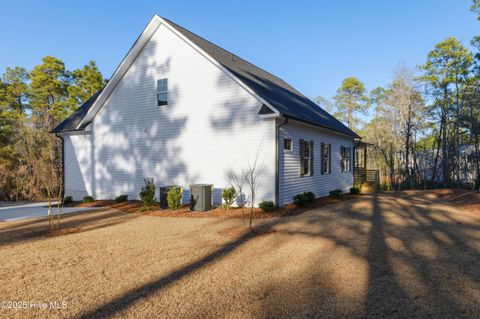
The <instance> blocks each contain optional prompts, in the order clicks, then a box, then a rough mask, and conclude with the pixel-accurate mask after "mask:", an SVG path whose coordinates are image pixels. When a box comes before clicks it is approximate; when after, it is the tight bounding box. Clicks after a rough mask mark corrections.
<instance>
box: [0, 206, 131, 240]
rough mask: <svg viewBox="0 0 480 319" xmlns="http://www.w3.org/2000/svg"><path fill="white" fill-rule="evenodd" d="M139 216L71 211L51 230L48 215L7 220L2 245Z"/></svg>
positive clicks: (0, 234)
mask: <svg viewBox="0 0 480 319" xmlns="http://www.w3.org/2000/svg"><path fill="white" fill-rule="evenodd" d="M138 216H139V215H136V214H126V213H123V212H119V211H115V210H111V209H98V210H92V211H87V212H78V213H69V214H65V215H63V216H62V217H61V219H60V228H59V230H58V231H56V230H54V231H51V230H50V226H49V223H48V218H47V217H45V218H43V217H42V218H34V219H31V220H28V221H25V222H5V223H4V224H3V223H2V224H0V246H6V245H10V244H14V243H20V242H26V241H34V240H42V239H46V238H48V237H49V236H55V235H67V234H71V233H80V232H86V231H92V230H95V229H100V228H105V227H109V226H114V225H117V224H120V223H124V222H127V221H129V220H132V219H134V218H137V217H138ZM54 222H55V224H56V222H57V220H56V216H55V221H54ZM5 224H6V225H5Z"/></svg>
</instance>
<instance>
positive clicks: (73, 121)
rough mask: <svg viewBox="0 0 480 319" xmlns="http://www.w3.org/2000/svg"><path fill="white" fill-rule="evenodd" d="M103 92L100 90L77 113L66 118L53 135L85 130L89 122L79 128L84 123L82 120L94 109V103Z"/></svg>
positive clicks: (53, 131)
mask: <svg viewBox="0 0 480 319" xmlns="http://www.w3.org/2000/svg"><path fill="white" fill-rule="evenodd" d="M101 92H102V90H99V91H98V92H97V93H95V94H94V95H92V96H91V97H90V98H89V99H88V100H86V101H85V103H83V104H82V106H80V107H79V108H78V109H76V110H75V112H73V113H72V115H70V116H69V117H68V118H66V119H65V120H64V121H63V122H61V123H60V124H58V125H57V127H55V128H54V129H53V130H52V133H61V132H70V131H78V130H82V129H84V128H85V127H86V126H87V125H88V124H89V122H86V123H84V125H82V126H81V127H79V128H78V125H79V124H80V122H81V121H82V119H83V118H84V117H85V115H87V112H88V111H89V110H90V108H91V107H92V105H93V103H94V102H95V101H96V100H97V97H98V96H99V95H100V93H101Z"/></svg>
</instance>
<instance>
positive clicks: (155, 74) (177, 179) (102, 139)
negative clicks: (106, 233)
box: [53, 16, 359, 205]
mask: <svg viewBox="0 0 480 319" xmlns="http://www.w3.org/2000/svg"><path fill="white" fill-rule="evenodd" d="M53 132H54V133H56V134H57V135H59V136H60V137H62V138H63V140H64V144H63V145H64V179H65V180H64V189H65V195H70V196H73V198H74V199H76V200H78V199H81V198H83V197H84V196H86V195H90V196H93V197H94V198H96V199H109V198H114V197H116V196H118V195H121V194H128V195H129V198H132V199H133V198H138V193H139V191H140V189H141V187H142V186H143V185H144V179H145V178H153V179H154V182H155V184H156V186H157V187H160V186H163V185H172V184H176V185H181V186H183V187H184V189H185V190H188V189H189V185H190V184H194V183H208V184H213V185H214V187H215V196H214V201H215V202H217V203H218V202H220V201H221V197H220V191H221V189H222V188H224V187H226V186H229V185H230V181H229V177H228V176H229V172H230V171H231V170H232V169H233V170H235V171H237V172H239V171H241V170H242V169H244V168H246V167H248V166H249V165H252V164H253V163H254V161H255V158H257V162H258V163H260V165H263V166H264V172H263V174H262V175H261V178H260V181H259V185H258V190H257V193H258V196H257V203H258V202H260V201H263V200H272V201H274V202H275V203H277V204H279V205H283V204H285V203H289V202H291V201H292V197H293V196H294V195H295V194H298V193H301V192H304V191H312V192H314V193H315V194H316V195H317V196H323V195H328V192H329V191H330V190H333V189H337V188H340V189H342V190H344V191H348V189H349V187H351V186H352V184H353V172H352V170H353V150H352V149H353V145H354V141H355V139H357V138H359V136H358V135H357V134H356V133H354V132H353V131H351V130H350V129H349V128H347V127H346V126H345V125H343V124H342V123H340V122H339V121H338V120H336V119H335V118H334V117H333V116H331V115H330V114H328V113H327V112H326V111H324V110H323V109H321V108H320V107H319V106H317V105H316V104H315V103H313V102H312V101H310V100H309V99H308V98H306V97H305V96H303V95H302V94H301V93H300V92H298V91H297V90H295V89H294V88H292V87H291V86H290V85H288V84H287V83H286V82H284V81H283V80H281V79H279V78H277V77H276V76H274V75H272V74H270V73H268V72H266V71H264V70H262V69H260V68H258V67H256V66H254V65H253V64H251V63H249V62H247V61H245V60H243V59H241V58H239V57H238V56H236V55H234V54H232V53H230V52H228V51H225V50H224V49H222V48H220V47H218V46H216V45H214V44H212V43H211V42H208V41H207V40H205V39H203V38H201V37H199V36H197V35H195V34H193V33H191V32H190V31H187V30H185V29H184V28H182V27H180V26H178V25H176V24H175V23H173V22H171V21H169V20H167V19H165V18H161V17H159V16H154V17H153V18H152V20H151V21H150V22H149V23H148V25H147V26H146V28H145V30H144V31H143V32H142V34H141V35H140V36H139V38H138V39H137V41H136V42H135V43H134V45H133V47H132V48H131V49H130V51H129V52H128V54H127V55H126V57H125V58H124V59H123V61H122V62H121V63H120V65H119V66H118V68H117V70H116V71H115V73H114V74H113V76H112V77H111V79H110V81H109V82H108V84H107V85H106V86H105V88H104V89H103V90H102V91H101V92H98V93H97V94H95V95H94V96H92V98H90V99H89V100H88V101H87V102H86V103H85V104H84V105H83V106H81V107H80V108H79V109H78V110H76V111H75V112H74V113H73V114H72V115H71V116H70V117H69V118H67V119H66V120H65V121H63V122H62V123H60V124H59V125H58V127H56V128H55V129H54V130H53ZM157 191H158V190H157ZM157 197H158V193H157ZM188 198H189V195H188V192H185V195H184V201H185V202H187V201H188Z"/></svg>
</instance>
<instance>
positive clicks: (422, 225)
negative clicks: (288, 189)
mask: <svg viewBox="0 0 480 319" xmlns="http://www.w3.org/2000/svg"><path fill="white" fill-rule="evenodd" d="M398 197H400V199H399V198H398ZM439 209H441V207H440V208H439ZM436 214H438V211H437V210H432V209H429V208H428V207H425V206H424V205H421V206H419V205H417V204H412V202H411V201H409V199H408V196H399V195H398V194H396V195H390V194H384V195H373V196H370V197H364V198H361V199H358V200H355V201H349V202H345V203H340V204H339V205H337V206H331V207H328V208H327V209H320V210H315V211H312V212H307V213H305V214H302V215H298V216H293V217H285V218H278V219H274V220H269V221H266V222H264V223H261V225H262V227H264V230H265V231H268V230H274V231H275V234H274V235H273V236H272V237H270V238H276V239H277V241H280V242H282V241H283V243H286V242H288V240H289V237H292V240H293V237H295V238H297V239H298V238H301V237H304V238H305V240H315V239H327V240H328V241H329V242H331V243H332V245H333V248H334V249H333V250H332V252H333V253H336V252H337V251H339V250H344V251H345V250H346V251H348V252H349V254H350V256H353V257H354V258H356V259H357V260H362V261H363V262H364V264H365V265H366V273H362V272H361V271H359V273H358V274H357V271H356V270H352V271H353V272H354V273H355V274H354V275H352V276H353V277H355V276H357V277H355V278H356V279H358V280H360V281H361V280H363V281H364V282H365V287H364V288H363V289H364V290H363V292H362V296H361V298H358V296H357V297H355V298H354V299H350V298H348V297H347V296H345V294H344V293H341V292H340V291H339V289H340V288H339V285H340V287H341V286H342V285H348V284H350V283H347V282H345V278H336V277H335V275H334V274H331V273H325V271H324V269H322V267H323V264H325V263H328V262H330V261H329V260H328V254H325V251H323V252H322V251H321V250H322V248H321V246H319V248H318V249H319V250H318V252H319V254H318V255H317V254H313V255H312V256H311V258H312V262H311V263H310V266H309V267H310V268H309V269H306V271H305V276H304V278H301V277H302V276H301V275H300V278H289V280H287V281H285V282H282V281H281V282H264V283H263V285H265V286H266V287H267V288H268V289H267V290H269V291H271V292H272V294H271V296H269V297H266V298H265V299H262V300H261V301H260V303H261V304H262V306H261V307H260V309H263V310H262V311H261V312H262V314H261V315H262V316H263V317H266V318H272V317H282V316H289V315H290V316H291V315H293V314H296V316H298V317H312V316H313V317H315V316H330V317H331V316H334V317H335V316H338V315H348V316H354V317H386V318H387V317H408V318H425V317H449V316H457V317H459V316H461V317H475V314H478V310H480V309H478V304H479V303H478V302H479V301H480V300H478V296H477V297H476V295H475V293H474V292H475V289H476V288H478V287H479V284H478V283H479V278H480V270H479V269H478V267H477V266H478V260H479V258H480V254H479V251H478V248H476V247H479V245H480V238H478V237H475V236H471V235H468V234H467V233H465V231H464V230H465V229H464V228H462V225H466V226H468V228H467V230H468V231H470V232H472V231H479V230H480V226H479V225H478V224H475V223H471V224H468V223H463V224H462V225H459V224H457V223H456V222H452V221H450V220H446V221H443V222H440V221H437V220H435V219H434V217H433V216H435V215H436ZM257 235H258V234H256V233H255V232H248V233H245V234H243V235H241V236H240V237H238V238H237V239H235V240H232V241H230V242H228V243H227V244H225V245H223V246H222V247H220V248H219V249H216V250H215V251H213V252H212V253H210V254H208V255H206V256H204V257H202V258H200V259H198V260H196V261H193V262H191V263H190V264H188V265H186V266H183V267H181V268H179V269H177V270H175V271H173V272H170V273H168V274H166V275H163V276H161V277H159V278H158V279H156V280H153V281H151V282H149V283H147V284H144V285H142V286H140V287H138V288H135V289H132V290H129V291H127V292H125V293H123V294H122V295H120V296H118V297H116V298H114V299H112V300H110V301H108V302H106V303H104V304H100V305H99V306H98V307H97V308H95V309H92V310H91V311H89V312H87V313H84V314H82V315H81V316H80V317H81V318H92V317H97V318H100V317H105V316H109V315H114V314H118V313H121V312H122V311H125V310H126V309H128V308H129V307H130V306H132V305H134V304H135V303H136V302H138V301H139V300H140V299H142V298H147V297H149V296H151V295H153V294H155V293H156V292H159V291H161V290H163V289H166V288H168V287H169V286H171V285H173V284H174V283H176V282H177V281H179V280H180V279H182V278H184V277H186V276H188V275H190V274H193V273H195V272H197V271H199V270H200V269H204V268H205V267H208V266H211V265H212V264H215V263H216V262H218V261H219V260H221V259H223V258H224V257H226V256H227V255H229V254H232V253H233V252H234V251H235V250H237V249H238V248H239V247H241V246H243V245H246V244H247V243H249V242H250V241H251V240H252V239H253V238H255V237H256V236H257ZM276 236H280V237H276ZM271 244H272V245H275V243H274V241H271ZM277 244H278V242H277ZM272 247H273V246H272ZM299 249H301V248H299ZM320 252H321V254H320ZM318 256H322V258H323V259H322V258H320V257H318ZM292 257H294V256H292ZM259 258H261V256H260V257H259ZM325 258H327V259H325ZM339 262H340V264H339V265H336V266H335V267H345V268H348V267H349V266H351V265H349V262H350V261H349V259H345V260H339ZM342 263H343V264H342ZM301 266H302V265H300V264H299V265H298V267H301ZM298 280H300V281H301V282H302V285H300V288H299V286H298V285H297V286H295V287H293V286H292V287H290V285H291V284H292V282H293V281H298ZM342 280H343V281H342ZM332 283H335V285H336V287H337V288H335V285H333V288H332ZM281 289H283V290H285V289H287V290H288V291H289V295H290V296H294V295H299V296H302V298H301V300H298V299H295V298H290V297H288V296H281V295H280V296H279V295H276V294H275V291H277V290H281ZM215 298H221V296H216V295H215V294H212V295H211V296H210V297H209V298H208V300H206V301H205V304H208V303H214V302H215ZM292 300H294V301H292ZM476 305H477V306H476ZM292 309H293V310H295V309H297V310H298V311H297V310H295V311H294V312H292V311H291V310H292ZM195 311H196V312H197V314H200V313H205V314H207V313H208V310H206V308H205V309H202V307H201V306H200V307H198V308H196V309H195Z"/></svg>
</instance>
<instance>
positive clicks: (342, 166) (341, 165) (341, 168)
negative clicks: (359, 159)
mask: <svg viewBox="0 0 480 319" xmlns="http://www.w3.org/2000/svg"><path fill="white" fill-rule="evenodd" d="M340 158H341V159H340V170H341V171H342V172H343V171H345V160H344V159H345V147H343V146H340Z"/></svg>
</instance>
